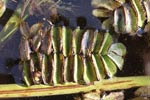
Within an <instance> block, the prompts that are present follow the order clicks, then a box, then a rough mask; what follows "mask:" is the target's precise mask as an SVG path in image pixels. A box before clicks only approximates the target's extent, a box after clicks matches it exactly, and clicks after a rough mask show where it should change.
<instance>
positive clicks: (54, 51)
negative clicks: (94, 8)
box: [20, 22, 126, 86]
mask: <svg viewBox="0 0 150 100" xmlns="http://www.w3.org/2000/svg"><path fill="white" fill-rule="evenodd" d="M20 31H21V33H22V37H21V42H20V57H21V63H20V66H22V69H23V77H24V81H25V83H26V84H27V85H28V86H30V85H33V84H49V85H58V84H67V83H69V82H75V83H78V84H92V83H93V82H94V81H101V80H102V79H104V78H106V77H113V76H114V75H115V73H116V72H117V67H118V68H119V69H120V70H121V69H122V66H123V62H124V59H123V57H124V56H125V54H126V48H125V46H124V45H123V44H122V43H113V38H112V36H111V35H110V34H109V33H108V32H103V31H98V30H94V29H81V28H80V27H77V28H75V29H73V28H70V27H66V26H62V27H61V26H55V25H52V26H50V27H49V28H45V29H43V27H42V23H37V24H34V25H33V26H31V28H29V26H28V24H27V23H25V22H23V23H21V26H20Z"/></svg>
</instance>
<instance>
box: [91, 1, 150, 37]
mask: <svg viewBox="0 0 150 100" xmlns="http://www.w3.org/2000/svg"><path fill="white" fill-rule="evenodd" d="M92 5H93V6H94V7H95V9H94V10H93V15H94V16H96V17H105V18H107V19H106V20H105V21H103V23H102V26H103V28H105V29H110V27H111V26H113V28H114V31H115V32H116V33H129V34H130V35H135V34H137V35H141V34H142V33H145V32H147V31H148V29H147V28H148V27H150V26H149V22H150V13H149V12H150V1H149V0H92Z"/></svg>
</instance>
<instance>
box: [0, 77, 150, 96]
mask: <svg viewBox="0 0 150 100" xmlns="http://www.w3.org/2000/svg"><path fill="white" fill-rule="evenodd" d="M140 86H150V76H136V77H114V78H111V79H104V80H102V81H97V82H94V83H93V84H89V85H79V84H77V83H67V84H62V85H57V86H47V85H33V86H30V87H27V86H25V85H18V84H6V85H0V98H14V97H33V96H52V95H62V94H73V93H83V92H90V91H92V90H103V91H111V90H118V89H128V88H133V87H140Z"/></svg>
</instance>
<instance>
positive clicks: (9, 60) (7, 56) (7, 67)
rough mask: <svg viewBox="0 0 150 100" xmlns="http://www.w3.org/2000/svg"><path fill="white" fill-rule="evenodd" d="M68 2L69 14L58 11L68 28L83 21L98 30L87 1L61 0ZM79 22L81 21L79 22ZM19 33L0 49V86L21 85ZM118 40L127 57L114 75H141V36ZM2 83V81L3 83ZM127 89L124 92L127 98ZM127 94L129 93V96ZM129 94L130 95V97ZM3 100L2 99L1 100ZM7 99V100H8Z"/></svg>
mask: <svg viewBox="0 0 150 100" xmlns="http://www.w3.org/2000/svg"><path fill="white" fill-rule="evenodd" d="M63 1H64V2H66V3H68V2H71V3H72V4H73V5H75V6H77V7H78V8H77V9H75V10H72V12H62V15H63V16H65V17H66V18H67V19H69V25H70V26H71V27H76V26H77V18H81V19H82V18H83V19H86V21H84V23H85V24H86V25H85V26H86V27H94V28H96V29H97V28H98V29H99V28H100V26H101V23H100V21H99V20H98V19H97V18H95V17H94V16H93V15H92V14H91V12H92V7H91V0H63ZM16 5H17V4H14V3H12V2H11V3H10V4H8V8H9V9H15V8H16ZM27 21H28V22H29V24H30V25H31V24H33V23H35V22H37V21H41V20H40V19H39V18H36V17H35V16H30V17H29V18H28V19H27ZM81 22H82V20H81ZM20 36H21V35H20V32H19V31H17V32H16V33H15V34H14V35H13V36H12V37H11V38H9V39H8V40H7V41H6V42H4V43H3V44H2V45H1V46H0V55H1V56H0V83H1V84H6V83H20V82H22V81H21V80H22V77H21V72H20V70H19V69H18V64H17V63H18V62H19V51H18V48H19V42H20ZM119 41H120V42H122V43H124V44H125V45H126V47H127V51H128V52H127V55H126V57H125V64H124V68H123V70H122V71H120V72H118V73H117V75H118V76H137V75H144V68H143V67H144V66H143V54H144V51H145V49H146V48H147V41H145V38H144V37H131V36H128V35H121V36H120V37H119ZM4 80H6V81H4ZM130 92H131V90H128V91H127V92H126V95H128V96H129V93H130ZM130 94H131V93H130ZM132 95H133V94H132ZM43 99H44V100H72V99H73V95H65V96H51V97H34V98H22V99H19V98H18V99H11V100H43ZM3 100H4V99H3ZM8 100H10V99H8Z"/></svg>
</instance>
